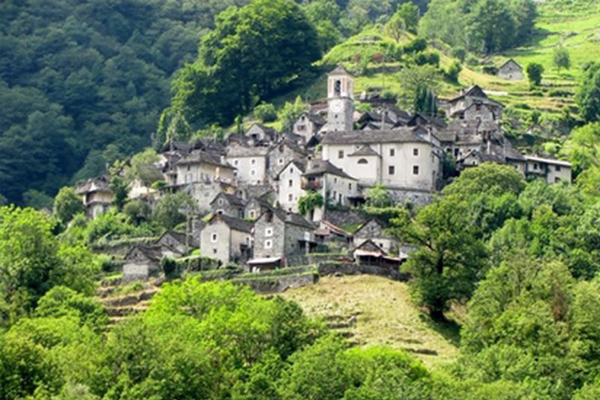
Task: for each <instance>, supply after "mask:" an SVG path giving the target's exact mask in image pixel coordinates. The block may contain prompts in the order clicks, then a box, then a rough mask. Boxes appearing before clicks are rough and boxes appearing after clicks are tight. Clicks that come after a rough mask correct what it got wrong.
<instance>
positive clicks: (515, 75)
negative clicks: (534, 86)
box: [498, 58, 523, 81]
mask: <svg viewBox="0 0 600 400" xmlns="http://www.w3.org/2000/svg"><path fill="white" fill-rule="evenodd" d="M498 77H499V78H502V79H508V80H511V81H522V80H523V67H521V66H520V65H519V64H518V63H517V62H516V61H515V60H513V59H512V58H511V59H510V60H508V61H507V62H505V63H504V64H502V66H501V67H500V68H498Z"/></svg>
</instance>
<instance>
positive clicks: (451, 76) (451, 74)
mask: <svg viewBox="0 0 600 400" xmlns="http://www.w3.org/2000/svg"><path fill="white" fill-rule="evenodd" d="M460 71H462V65H461V64H460V62H458V61H456V60H454V61H453V62H452V64H450V66H449V67H448V71H447V72H446V78H448V80H449V81H450V82H453V83H458V75H459V74H460Z"/></svg>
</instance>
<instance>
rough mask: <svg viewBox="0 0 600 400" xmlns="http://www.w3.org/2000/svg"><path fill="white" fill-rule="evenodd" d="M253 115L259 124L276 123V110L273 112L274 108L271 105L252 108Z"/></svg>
mask: <svg viewBox="0 0 600 400" xmlns="http://www.w3.org/2000/svg"><path fill="white" fill-rule="evenodd" d="M253 114H254V116H255V117H256V118H258V119H259V120H260V121H261V122H274V121H277V110H275V106H274V105H273V104H271V103H265V102H262V103H260V104H259V105H257V106H256V107H254V111H253Z"/></svg>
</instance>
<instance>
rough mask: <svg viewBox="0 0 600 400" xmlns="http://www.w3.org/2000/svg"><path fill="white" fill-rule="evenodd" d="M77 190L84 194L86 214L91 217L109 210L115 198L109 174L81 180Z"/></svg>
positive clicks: (93, 217) (79, 193) (78, 192)
mask: <svg viewBox="0 0 600 400" xmlns="http://www.w3.org/2000/svg"><path fill="white" fill-rule="evenodd" d="M75 190H76V192H77V194H78V195H80V196H82V199H83V205H84V207H85V210H86V215H87V217H88V218H91V219H95V218H96V217H98V216H99V215H101V214H104V213H105V212H107V211H108V209H109V208H110V207H111V205H112V202H113V200H114V194H113V191H112V190H111V189H110V176H108V175H102V176H100V177H98V178H94V179H88V180H87V181H84V182H79V183H78V184H77V187H76V189H75Z"/></svg>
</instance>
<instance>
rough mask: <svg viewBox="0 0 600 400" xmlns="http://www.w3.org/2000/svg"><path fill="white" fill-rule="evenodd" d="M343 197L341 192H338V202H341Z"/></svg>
mask: <svg viewBox="0 0 600 400" xmlns="http://www.w3.org/2000/svg"><path fill="white" fill-rule="evenodd" d="M343 199H344V197H343V196H342V194H341V193H340V194H339V195H338V202H340V203H341V202H342V200H343Z"/></svg>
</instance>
